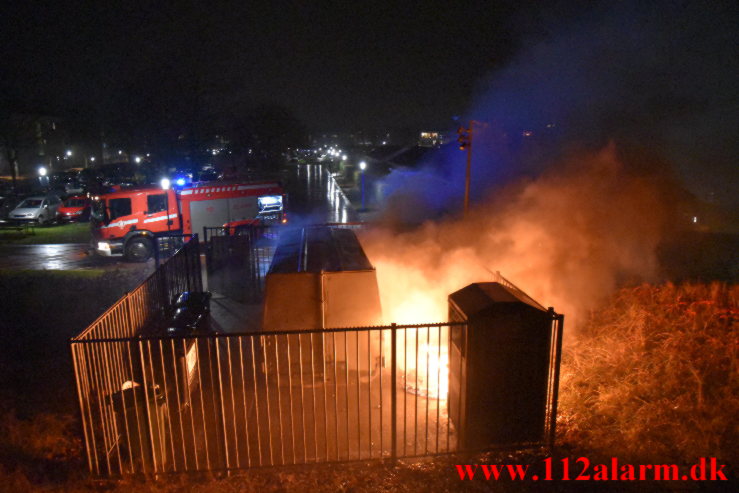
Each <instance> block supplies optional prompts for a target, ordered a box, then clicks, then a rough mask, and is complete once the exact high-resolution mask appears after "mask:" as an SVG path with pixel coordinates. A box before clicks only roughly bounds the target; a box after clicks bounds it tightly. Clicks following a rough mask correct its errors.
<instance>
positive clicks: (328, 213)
mask: <svg viewBox="0 0 739 493" xmlns="http://www.w3.org/2000/svg"><path fill="white" fill-rule="evenodd" d="M285 188H286V189H287V193H288V218H289V220H290V222H292V223H295V222H296V220H297V222H303V221H304V222H306V223H346V222H354V221H357V220H358V216H357V213H356V211H355V210H354V208H353V207H352V204H351V203H350V202H349V200H348V199H347V198H346V195H344V192H343V191H342V190H341V188H339V186H338V184H337V183H336V181H335V180H334V179H333V177H332V176H331V173H330V172H329V170H328V169H327V168H326V167H324V166H323V165H309V164H299V165H296V166H293V167H291V168H290V170H289V173H288V175H287V180H286V183H285Z"/></svg>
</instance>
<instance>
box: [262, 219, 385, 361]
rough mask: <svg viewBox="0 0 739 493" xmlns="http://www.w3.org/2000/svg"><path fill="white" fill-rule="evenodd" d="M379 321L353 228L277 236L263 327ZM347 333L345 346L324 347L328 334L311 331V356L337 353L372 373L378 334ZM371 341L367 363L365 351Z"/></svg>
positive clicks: (371, 278)
mask: <svg viewBox="0 0 739 493" xmlns="http://www.w3.org/2000/svg"><path fill="white" fill-rule="evenodd" d="M381 321H382V309H381V307H380V292H379V289H378V287H377V276H376V275H375V268H374V267H373V266H372V264H370V262H369V259H368V258H367V255H366V254H365V253H364V250H363V249H362V246H361V245H360V244H359V240H358V239H357V237H356V235H355V234H354V231H352V230H349V229H341V228H336V227H328V226H321V227H311V228H301V229H294V230H289V231H286V232H283V233H282V234H281V235H280V241H279V244H278V245H277V249H276V250H275V255H274V258H273V259H272V264H271V266H270V269H269V272H268V273H267V277H266V281H265V294H264V304H263V318H262V327H263V329H264V330H267V331H287V330H310V329H325V328H336V327H365V326H369V325H377V324H379V323H381ZM291 337H293V336H291ZM346 337H347V338H348V340H347V341H345V344H344V345H339V346H337V347H336V348H333V347H324V339H326V341H325V342H326V343H329V342H330V341H331V340H333V339H328V338H324V337H321V336H320V335H318V334H313V335H312V336H311V338H312V341H311V345H312V346H313V347H314V356H315V358H314V359H315V361H316V362H322V361H324V355H325V358H326V359H327V360H329V359H330V358H333V355H334V354H336V359H337V362H339V363H341V362H344V363H345V364H346V365H348V368H349V369H350V370H361V371H362V372H363V373H364V372H365V371H369V372H370V373H373V370H374V369H376V368H377V367H378V365H379V363H380V361H379V354H380V349H379V333H373V334H372V338H376V339H377V340H376V341H370V340H368V337H367V336H366V335H365V336H363V337H359V336H358V334H357V333H356V332H349V333H346ZM358 337H359V340H358V341H357V338H358ZM370 344H371V345H372V347H371V355H372V356H373V358H372V359H373V360H374V361H373V362H372V364H371V365H370V364H369V363H368V362H367V357H366V356H365V355H367V354H368V351H369V350H370V347H369V345H370ZM345 347H346V348H347V349H346V350H345ZM352 348H354V349H352ZM370 366H371V368H369V367H370Z"/></svg>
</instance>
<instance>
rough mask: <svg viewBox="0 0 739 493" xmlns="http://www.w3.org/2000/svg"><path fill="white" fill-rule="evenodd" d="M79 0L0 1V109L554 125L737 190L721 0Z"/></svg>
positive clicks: (729, 51) (350, 122)
mask: <svg viewBox="0 0 739 493" xmlns="http://www.w3.org/2000/svg"><path fill="white" fill-rule="evenodd" d="M81 5H82V3H80V2H75V3H65V2H49V3H47V4H43V5H42V4H38V3H34V2H14V3H12V4H10V3H8V5H7V6H6V7H4V10H3V11H2V12H0V14H1V15H0V23H1V24H0V37H1V39H0V46H1V47H2V49H3V54H2V64H0V70H1V71H2V74H1V77H0V104H1V105H4V106H6V107H10V108H15V109H16V110H23V111H29V112H36V113H41V114H52V115H59V116H62V117H64V116H68V115H70V114H73V115H74V116H75V118H78V119H79V118H90V119H91V120H95V121H104V120H105V119H106V117H110V115H115V114H116V113H119V112H120V111H121V109H124V110H125V112H128V113H129V114H130V115H133V117H134V118H139V119H140V120H141V122H142V123H143V124H145V123H146V122H147V121H149V122H153V123H150V124H151V126H152V128H153V129H157V128H160V127H161V126H163V125H165V126H166V124H167V123H168V122H174V123H175V126H176V124H177V122H179V121H187V120H188V119H189V121H196V120H200V119H203V115H207V116H208V117H209V118H210V117H212V118H213V121H214V122H217V120H218V119H219V118H223V115H231V117H233V115H234V114H237V113H239V112H242V113H243V112H246V111H247V110H248V108H253V107H255V106H258V105H261V104H277V105H281V106H283V107H285V108H287V109H288V110H290V111H291V112H293V114H294V115H295V116H296V117H297V118H298V119H299V120H301V121H302V122H303V124H304V125H305V126H306V127H307V128H308V129H309V130H311V131H312V132H320V131H354V130H368V131H378V130H389V131H393V130H395V129H409V130H412V131H413V132H415V131H417V130H420V129H430V128H439V129H451V128H453V127H454V126H455V123H454V121H453V117H455V116H460V117H461V118H462V120H465V119H466V118H468V117H474V118H477V119H483V120H486V121H496V122H498V123H499V124H501V125H502V126H503V127H504V128H505V129H507V130H509V131H519V130H520V129H521V128H528V127H531V128H541V127H542V126H543V125H546V124H548V123H550V122H554V121H556V123H557V124H559V125H560V127H559V128H563V129H564V131H565V133H566V134H567V136H568V139H574V140H577V138H580V137H583V136H584V135H585V136H587V137H588V138H589V137H592V136H593V135H595V134H598V135H597V136H598V137H599V138H601V140H603V139H607V138H612V137H615V138H622V139H623V140H632V141H633V140H637V141H641V144H643V145H645V146H648V147H651V148H653V149H656V151H657V153H658V154H660V155H661V156H663V157H665V158H666V159H667V160H668V161H671V162H675V163H676V165H677V167H678V168H679V169H680V170H681V174H682V175H683V176H685V177H686V180H687V181H691V173H692V175H693V176H695V177H697V178H700V179H701V181H702V182H703V183H701V185H700V188H701V193H702V195H704V196H706V197H708V196H709V195H711V194H718V195H719V196H721V197H723V198H727V197H728V198H731V197H733V196H739V194H736V193H734V190H735V189H736V182H737V169H739V166H738V164H739V163H737V155H739V148H738V144H737V142H739V139H737V138H736V130H737V128H739V118H738V117H737V115H738V114H739V111H738V110H739V101H738V98H737V90H736V86H737V84H736V73H739V62H738V60H737V49H736V46H737V44H738V43H739V41H738V36H737V31H738V28H737V26H738V25H739V14H738V12H737V4H736V2H731V1H720V0H717V1H712V2H688V1H667V0H660V1H655V2H617V3H613V2H606V1H595V2H592V1H591V2H587V1H576V2H565V1H554V2H546V5H541V2H535V1H532V0H519V1H488V2H449V3H446V4H442V3H440V2H417V3H416V2H397V3H390V2H291V3H282V2H231V3H228V4H224V3H218V4H216V3H211V2H201V3H197V4H195V3H191V2H172V3H168V4H165V3H163V2H135V1H133V2H117V5H116V6H111V5H109V3H108V2H89V3H85V4H84V6H81ZM206 126H207V125H206ZM214 128H215V127H214Z"/></svg>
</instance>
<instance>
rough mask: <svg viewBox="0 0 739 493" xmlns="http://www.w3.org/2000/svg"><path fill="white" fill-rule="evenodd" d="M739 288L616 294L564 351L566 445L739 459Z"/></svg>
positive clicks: (628, 454)
mask: <svg viewBox="0 0 739 493" xmlns="http://www.w3.org/2000/svg"><path fill="white" fill-rule="evenodd" d="M737 301H739V286H737V285H733V286H732V285H726V284H721V283H713V284H710V285H709V284H684V285H680V286H676V285H673V284H671V283H667V284H664V285H662V286H650V285H643V286H640V287H637V288H633V289H624V290H621V291H620V292H618V293H617V294H616V295H615V296H614V297H613V299H612V300H611V301H610V304H609V305H608V306H607V307H606V308H604V309H602V310H600V311H598V312H597V313H594V314H593V315H592V317H591V319H590V320H589V322H588V324H587V326H586V327H585V328H584V329H583V330H582V331H581V332H580V333H579V337H578V340H577V341H576V342H575V343H574V344H573V345H572V346H570V347H569V348H568V349H567V350H566V351H565V358H564V364H563V374H562V384H561V400H560V411H561V412H560V419H561V423H562V426H561V428H560V430H561V432H562V434H563V440H564V442H565V443H566V444H567V445H569V446H571V447H574V448H576V449H579V450H585V451H592V452H593V453H600V454H602V455H603V456H618V457H620V458H624V459H628V460H633V461H642V462H645V463H648V462H652V463H653V462H655V461H662V462H677V463H690V462H692V461H694V460H695V459H696V458H698V457H701V456H713V457H718V458H720V459H721V460H723V461H726V462H734V463H736V461H737V459H738V458H739V421H738V420H737V416H739V307H738V306H737Z"/></svg>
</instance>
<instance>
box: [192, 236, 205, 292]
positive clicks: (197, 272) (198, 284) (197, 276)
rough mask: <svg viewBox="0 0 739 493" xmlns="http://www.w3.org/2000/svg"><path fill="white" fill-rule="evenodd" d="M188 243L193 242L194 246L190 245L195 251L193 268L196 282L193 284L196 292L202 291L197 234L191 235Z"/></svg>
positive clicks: (201, 268)
mask: <svg viewBox="0 0 739 493" xmlns="http://www.w3.org/2000/svg"><path fill="white" fill-rule="evenodd" d="M203 238H205V236H203ZM190 241H194V242H195V244H194V245H192V246H193V247H194V248H193V249H194V250H195V262H194V263H195V265H194V267H195V280H196V281H197V282H195V286H196V287H197V290H198V291H202V290H203V272H202V271H203V267H202V266H201V265H200V238H198V235H197V233H195V234H194V235H192V238H191V239H190ZM206 259H207V257H206Z"/></svg>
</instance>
